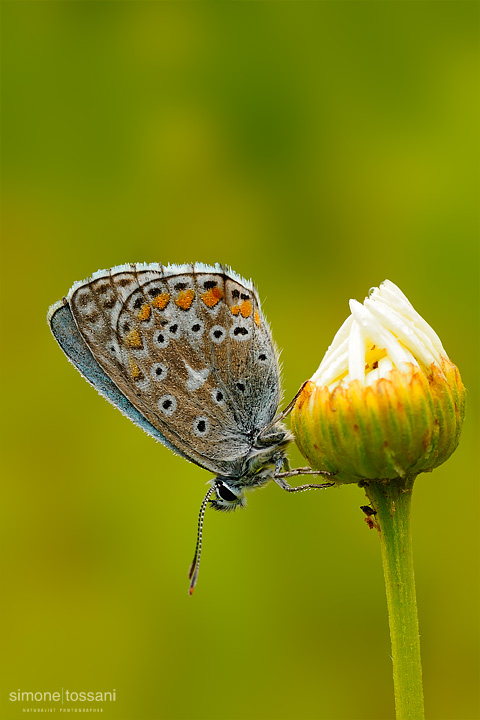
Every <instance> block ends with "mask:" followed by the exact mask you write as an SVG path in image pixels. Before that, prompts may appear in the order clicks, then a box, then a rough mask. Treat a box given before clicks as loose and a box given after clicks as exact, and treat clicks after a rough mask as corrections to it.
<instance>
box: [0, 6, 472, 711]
mask: <svg viewBox="0 0 480 720" xmlns="http://www.w3.org/2000/svg"><path fill="white" fill-rule="evenodd" d="M478 7H479V6H478V3H477V2H361V1H360V2H319V3H315V2H311V3H310V2H307V3H303V2H292V3H216V4H210V3H183V2H182V3H169V2H162V3H156V2H145V3H144V2H32V3H30V2H3V3H2V8H1V9H2V16H3V17H2V54H3V57H2V68H3V70H2V84H3V89H2V92H3V126H2V130H3V140H2V154H3V197H4V199H3V219H2V222H3V272H2V282H1V291H2V294H3V300H2V311H3V315H4V329H3V330H2V341H3V342H2V361H3V372H2V378H3V380H4V385H3V390H2V405H3V413H2V422H3V428H2V430H3V437H4V443H5V445H4V449H5V460H4V462H3V471H2V472H3V474H4V482H3V500H2V503H1V504H2V521H1V525H2V534H3V536H2V566H3V570H2V590H1V597H0V600H1V605H2V609H1V622H2V626H3V628H2V642H1V662H2V668H1V682H0V717H1V718H2V719H3V718H5V719H6V720H15V719H16V718H20V717H25V715H24V714H23V713H22V710H21V707H20V704H19V703H18V704H17V705H15V704H14V703H12V702H10V701H8V693H10V692H12V691H17V690H18V689H21V690H36V691H46V690H50V691H52V692H53V691H56V690H58V689H59V688H61V687H63V688H65V689H69V690H70V691H78V690H87V691H88V690H94V691H105V690H111V689H113V688H115V689H116V696H117V700H116V703H115V704H113V703H112V704H110V705H108V704H106V706H105V708H104V717H109V718H112V720H202V719H203V718H206V719H209V720H217V719H218V720H244V719H247V718H248V719H249V720H310V719H312V720H313V719H319V720H322V719H326V720H341V719H348V720H363V719H365V720H377V719H378V720H384V719H388V718H393V714H394V709H393V688H392V680H391V660H390V648H389V636H388V625H387V615H386V603H385V592H384V586H383V579H382V569H381V562H380V550H379V546H378V541H377V538H376V537H375V534H374V533H373V532H371V531H369V530H368V528H367V526H366V524H365V523H364V522H363V516H362V513H361V511H360V510H359V506H360V505H361V504H363V502H364V495H363V494H362V492H361V490H360V489H358V488H356V487H346V488H343V489H341V490H337V491H331V492H324V493H318V494H311V493H305V494H302V495H300V496H289V495H287V494H286V493H282V492H280V490H279V489H278V488H277V487H275V486H273V485H272V486H269V487H267V488H266V489H264V490H262V491H258V492H256V493H254V494H252V495H251V497H250V502H249V507H248V509H247V510H246V511H245V512H238V513H236V514H234V515H231V516H225V515H221V514H219V513H212V512H210V513H208V515H207V519H206V531H205V544H204V558H203V567H202V572H201V574H200V581H199V585H198V587H197V590H196V593H195V595H194V597H193V598H190V597H188V595H187V570H188V566H189V563H190V560H191V555H192V553H193V549H194V543H195V530H196V519H197V512H198V508H199V504H200V501H201V499H202V497H203V494H204V491H205V482H206V481H207V480H208V479H209V476H208V474H206V473H205V472H204V471H202V470H200V469H199V468H196V467H195V466H193V465H190V464H187V463H186V462H185V461H183V460H181V459H180V458H177V457H175V456H174V455H173V454H172V453H170V452H169V451H168V450H166V449H165V448H163V447H161V446H160V445H157V444H156V443H155V442H154V441H153V440H152V439H151V438H149V437H147V436H146V435H145V434H143V433H142V432H141V431H140V430H139V429H137V428H135V427H134V426H133V425H132V424H131V423H129V422H128V421H127V420H126V419H125V418H124V417H122V416H121V414H120V413H119V412H117V411H116V410H115V409H114V408H112V407H111V406H110V405H108V404H107V403H106V402H105V401H104V400H102V399H101V398H100V397H99V396H98V395H97V394H96V393H95V392H94V391H93V390H92V389H91V388H90V387H89V386H88V385H87V384H86V383H85V382H84V381H83V380H82V379H81V377H80V376H79V375H78V373H76V372H75V371H74V369H73V368H72V367H71V366H70V365H69V363H68V362H67V361H66V359H65V357H64V356H63V355H62V353H61V352H60V350H59V348H58V347H57V346H56V344H55V342H54V341H53V339H52V337H51V336H50V333H49V331H48V327H47V325H46V322H45V315H46V311H47V308H48V306H49V304H50V303H52V302H54V301H55V300H57V299H58V298H60V297H62V295H64V294H66V292H67V290H68V288H69V287H70V285H71V284H72V283H73V282H74V281H75V280H81V279H83V278H85V277H87V276H88V275H89V274H91V273H92V272H93V271H95V270H97V269H98V268H108V267H110V266H112V265H116V264H119V263H124V262H134V261H148V262H152V261H161V262H163V263H167V262H184V261H203V262H207V263H210V262H215V261H219V262H223V263H228V264H230V265H231V266H232V267H233V268H234V269H235V270H236V271H237V272H239V273H241V274H243V275H245V276H247V277H253V278H254V280H255V282H256V284H257V286H258V288H259V291H260V296H261V298H262V299H263V306H264V310H265V312H266V314H267V316H268V318H269V320H270V322H271V324H272V328H273V331H274V336H275V339H276V341H277V343H278V345H279V346H280V347H281V348H282V360H283V366H284V388H285V398H286V399H290V397H291V396H293V394H294V393H295V391H296V390H297V389H298V387H299V385H300V383H301V382H302V381H303V380H304V379H306V378H307V377H309V376H310V375H311V374H312V373H313V371H314V370H315V369H316V367H317V365H318V363H319V361H320V359H321V357H322V355H323V353H324V351H325V349H326V348H327V346H328V344H329V343H330V341H331V339H332V337H333V334H334V332H335V331H336V329H337V328H338V326H339V325H340V323H341V322H342V321H343V320H344V318H345V317H346V316H347V314H348V312H349V311H348V305H347V301H348V299H349V298H350V297H355V298H357V299H359V300H362V299H363V298H364V296H365V295H366V293H367V292H368V289H369V288H370V287H371V286H372V285H377V284H378V283H380V282H381V281H382V280H383V279H384V278H386V277H388V278H389V279H391V280H393V281H394V282H395V283H397V284H398V285H399V286H400V287H401V288H402V290H403V291H404V292H405V293H406V294H407V296H408V297H409V298H410V300H411V301H412V303H413V304H414V306H415V307H416V308H417V309H418V311H419V312H420V313H421V314H422V315H423V316H424V317H425V318H426V319H427V321H429V322H430V323H431V324H432V326H433V327H434V328H435V329H436V330H437V332H438V333H439V335H440V336H441V338H442V340H443V342H444V345H445V347H446V349H447V352H448V353H449V354H450V356H451V358H452V359H453V360H454V362H456V363H457V364H458V366H459V368H460V370H461V372H462V376H463V379H464V382H465V384H466V386H467V388H468V390H469V406H468V412H467V421H466V424H465V428H464V433H463V437H462V441H461V444H460V447H459V449H458V450H457V452H456V453H455V455H454V456H453V457H452V459H451V460H450V461H449V462H448V463H447V464H446V465H444V466H443V467H441V468H440V469H438V470H437V471H435V473H434V474H432V475H423V476H420V477H419V479H418V480H417V484H416V489H415V498H414V507H413V525H414V527H413V531H414V549H415V561H416V576H417V593H418V603H419V614H420V628H421V637H422V652H423V663H424V677H425V694H426V709H427V715H428V717H429V718H430V719H431V720H447V719H448V720H450V719H451V720H470V719H473V718H478V717H479V707H478V687H477V680H478V554H477V551H478V534H477V525H478V516H479V510H480V508H479V504H478V437H477V435H476V432H475V428H476V426H477V424H476V421H477V412H478V409H477V408H478V406H477V403H476V398H477V397H478V395H477V390H478V334H477V331H478V251H477V241H478V191H479V182H478V123H479V113H478V104H477V94H478V92H477V81H478V46H479V32H478ZM20 303H26V306H25V308H26V311H25V312H23V310H22V312H20V310H21V308H20ZM28 313H30V315H29V316H28ZM27 316H28V317H29V318H30V320H29V323H27V319H28V317H27ZM291 459H292V462H293V463H294V464H298V463H302V459H301V457H300V454H299V453H298V451H297V450H296V449H292V452H291ZM44 707H48V706H47V705H45V706H44Z"/></svg>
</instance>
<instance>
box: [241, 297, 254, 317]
mask: <svg viewBox="0 0 480 720" xmlns="http://www.w3.org/2000/svg"><path fill="white" fill-rule="evenodd" d="M252 309H253V308H252V301H251V300H244V301H243V302H242V304H241V305H240V313H241V315H242V317H244V318H247V317H250V315H251V314H252Z"/></svg>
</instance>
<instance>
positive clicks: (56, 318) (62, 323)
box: [48, 301, 188, 460]
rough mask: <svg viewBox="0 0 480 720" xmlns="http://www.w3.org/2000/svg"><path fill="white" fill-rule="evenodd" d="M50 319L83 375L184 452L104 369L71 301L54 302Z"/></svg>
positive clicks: (148, 428)
mask: <svg viewBox="0 0 480 720" xmlns="http://www.w3.org/2000/svg"><path fill="white" fill-rule="evenodd" d="M48 319H49V323H50V327H51V330H52V333H53V336H54V338H55V340H56V341H57V342H58V344H59V345H60V347H61V348H62V350H63V352H64V353H65V355H66V356H67V357H68V359H69V360H70V361H71V363H72V364H73V365H74V366H75V367H76V368H77V370H78V371H79V372H80V373H81V374H82V375H83V377H84V378H85V379H86V380H87V381H88V382H89V383H90V384H91V385H93V386H94V388H96V390H98V392H99V393H100V395H103V397H104V398H105V399H106V400H108V401H109V402H111V403H112V405H115V406H116V407H117V408H118V409H119V410H120V412H121V413H122V414H123V415H126V417H128V418H130V420H132V421H133V422H134V423H135V424H136V425H138V426H139V427H141V428H142V430H144V431H145V432H146V433H148V434H149V435H151V436H152V437H154V438H155V439H156V440H159V441H160V442H161V443H163V444H164V445H166V447H168V448H170V450H174V451H175V452H178V453H179V454H180V455H182V453H181V452H180V451H179V450H178V449H177V448H174V447H173V446H172V445H171V444H170V443H169V442H168V440H167V439H166V438H165V437H164V435H162V433H161V432H160V431H159V430H158V429H157V428H156V427H154V426H153V425H152V424H151V423H149V422H148V420H147V419H146V418H145V417H144V416H143V415H142V414H141V413H140V412H139V411H138V410H137V408H136V407H135V406H134V405H132V403H131V402H130V401H129V400H128V398H127V397H126V396H125V395H124V394H123V393H122V392H120V390H119V389H118V387H117V386H116V385H115V383H114V382H112V380H110V378H109V377H108V375H107V374H106V373H105V372H104V371H103V370H102V368H101V367H100V365H99V364H98V362H97V361H96V360H95V358H94V357H93V355H92V353H91V352H90V350H89V349H88V346H87V344H86V343H85V340H84V339H83V337H82V335H81V334H80V331H79V329H78V327H77V325H76V323H75V320H74V319H73V315H72V311H71V310H70V307H69V305H68V304H67V303H64V302H62V301H60V302H59V303H57V304H56V305H53V306H52V309H51V311H50V313H49V318H48ZM183 457H184V458H185V459H186V460H188V458H187V456H186V455H183Z"/></svg>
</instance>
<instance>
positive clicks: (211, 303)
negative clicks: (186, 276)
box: [201, 287, 223, 308]
mask: <svg viewBox="0 0 480 720" xmlns="http://www.w3.org/2000/svg"><path fill="white" fill-rule="evenodd" d="M222 297H223V290H220V288H219V287H214V288H211V289H210V290H207V292H204V293H203V295H202V296H201V298H202V300H203V302H204V303H205V305H206V306H207V307H209V308H212V307H215V305H216V304H217V303H218V301H219V300H221V299H222Z"/></svg>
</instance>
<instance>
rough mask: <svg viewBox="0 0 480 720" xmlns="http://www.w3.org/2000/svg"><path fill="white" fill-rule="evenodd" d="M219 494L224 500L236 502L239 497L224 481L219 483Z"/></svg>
mask: <svg viewBox="0 0 480 720" xmlns="http://www.w3.org/2000/svg"><path fill="white" fill-rule="evenodd" d="M216 488H217V494H218V495H219V497H221V498H222V500H226V501H227V502H235V501H236V500H238V497H237V496H236V495H235V493H233V492H232V491H231V490H230V489H229V488H228V487H227V486H226V485H224V484H223V483H218V484H217V486H216Z"/></svg>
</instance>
